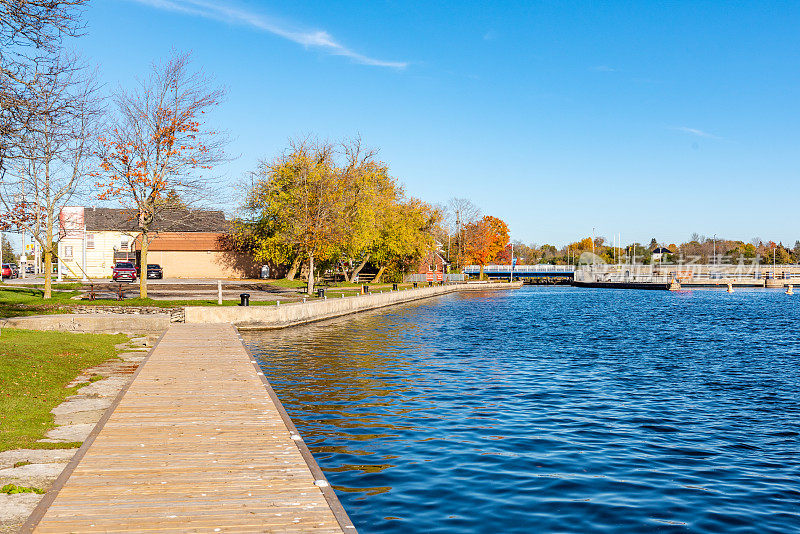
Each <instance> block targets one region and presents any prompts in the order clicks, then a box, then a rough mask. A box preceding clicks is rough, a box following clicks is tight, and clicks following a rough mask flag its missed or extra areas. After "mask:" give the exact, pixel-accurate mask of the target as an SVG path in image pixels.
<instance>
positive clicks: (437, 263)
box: [416, 250, 450, 274]
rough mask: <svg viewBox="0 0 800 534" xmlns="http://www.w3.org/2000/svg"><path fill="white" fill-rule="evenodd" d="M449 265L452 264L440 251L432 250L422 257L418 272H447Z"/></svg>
mask: <svg viewBox="0 0 800 534" xmlns="http://www.w3.org/2000/svg"><path fill="white" fill-rule="evenodd" d="M448 265H450V264H449V263H448V262H447V260H446V259H444V256H443V255H442V254H441V253H440V252H438V251H435V250H431V251H430V252H428V253H427V254H426V255H425V256H423V257H422V258H421V259H420V262H419V264H418V265H417V270H416V273H417V274H425V273H446V272H447V266H448Z"/></svg>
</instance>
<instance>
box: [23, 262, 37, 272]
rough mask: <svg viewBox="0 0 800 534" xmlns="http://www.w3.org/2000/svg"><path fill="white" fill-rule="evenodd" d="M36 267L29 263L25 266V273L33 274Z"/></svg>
mask: <svg viewBox="0 0 800 534" xmlns="http://www.w3.org/2000/svg"><path fill="white" fill-rule="evenodd" d="M35 272H36V269H35V268H34V267H33V265H31V264H30V263H29V264H28V265H26V266H25V274H34V273H35Z"/></svg>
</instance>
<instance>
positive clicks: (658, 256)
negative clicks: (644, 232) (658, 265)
mask: <svg viewBox="0 0 800 534" xmlns="http://www.w3.org/2000/svg"><path fill="white" fill-rule="evenodd" d="M665 254H674V252H673V251H671V250H670V249H668V248H666V247H658V248H654V249H653V250H652V251H651V252H650V257H651V258H652V260H653V261H661V260H662V259H663V257H664V255H665Z"/></svg>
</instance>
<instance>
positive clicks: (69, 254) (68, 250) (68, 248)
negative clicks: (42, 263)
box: [64, 245, 72, 260]
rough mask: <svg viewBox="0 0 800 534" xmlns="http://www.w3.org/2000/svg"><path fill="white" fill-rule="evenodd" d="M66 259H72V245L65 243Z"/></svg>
mask: <svg viewBox="0 0 800 534" xmlns="http://www.w3.org/2000/svg"><path fill="white" fill-rule="evenodd" d="M64 259H65V260H71V259H72V247H71V246H68V245H65V246H64Z"/></svg>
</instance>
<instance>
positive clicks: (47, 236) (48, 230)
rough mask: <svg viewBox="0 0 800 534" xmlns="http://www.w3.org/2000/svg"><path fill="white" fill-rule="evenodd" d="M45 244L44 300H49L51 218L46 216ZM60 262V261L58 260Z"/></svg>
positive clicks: (51, 256) (50, 286)
mask: <svg viewBox="0 0 800 534" xmlns="http://www.w3.org/2000/svg"><path fill="white" fill-rule="evenodd" d="M45 224H46V225H47V227H46V228H45V239H47V241H45V243H47V247H46V248H45V249H44V298H46V299H49V298H51V297H52V296H53V217H52V214H50V215H48V217H47V221H45ZM59 261H61V260H59Z"/></svg>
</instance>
